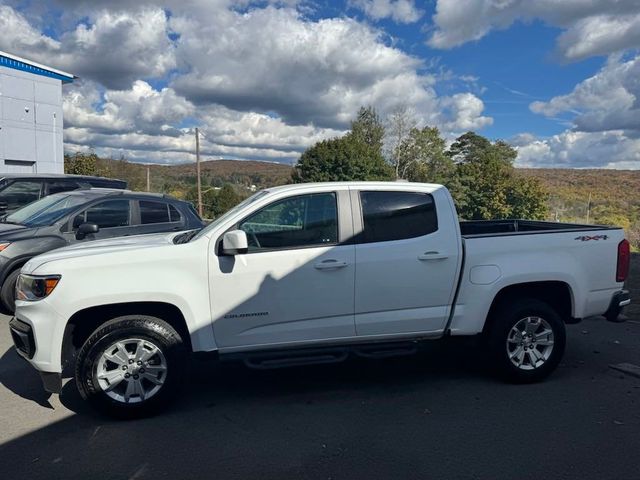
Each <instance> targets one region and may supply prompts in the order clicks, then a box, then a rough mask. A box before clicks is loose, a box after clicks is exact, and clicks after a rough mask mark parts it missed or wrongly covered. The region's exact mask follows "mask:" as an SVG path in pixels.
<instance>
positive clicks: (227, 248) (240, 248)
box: [222, 230, 249, 255]
mask: <svg viewBox="0 0 640 480" xmlns="http://www.w3.org/2000/svg"><path fill="white" fill-rule="evenodd" d="M248 250H249V242H248V241H247V234H246V233H245V232H243V231H242V230H231V231H230V232H227V233H225V234H224V236H223V237H222V254H223V255H238V254H242V253H247V251H248Z"/></svg>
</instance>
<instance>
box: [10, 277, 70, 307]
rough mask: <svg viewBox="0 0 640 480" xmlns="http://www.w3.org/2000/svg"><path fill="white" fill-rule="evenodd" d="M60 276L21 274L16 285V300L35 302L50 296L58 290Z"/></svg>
mask: <svg viewBox="0 0 640 480" xmlns="http://www.w3.org/2000/svg"><path fill="white" fill-rule="evenodd" d="M59 281H60V275H26V274H24V273H21V274H20V275H19V276H18V282H17V283H16V299H17V300H26V301H28V302H33V301H35V300H41V299H43V298H45V297H46V296H48V295H49V294H50V293H51V292H53V289H54V288H56V285H58V282H59Z"/></svg>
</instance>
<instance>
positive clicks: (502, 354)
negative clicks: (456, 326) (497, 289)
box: [489, 299, 566, 383]
mask: <svg viewBox="0 0 640 480" xmlns="http://www.w3.org/2000/svg"><path fill="white" fill-rule="evenodd" d="M491 321H492V323H491V327H490V330H489V350H490V354H491V357H492V360H493V364H494V365H495V367H496V368H497V370H498V372H499V373H500V374H501V375H502V377H503V378H505V379H506V380H507V381H510V382H514V383H531V382H537V381H540V380H542V379H544V378H545V377H547V376H548V375H549V374H550V373H551V372H553V370H554V369H555V368H556V367H557V366H558V363H560V360H561V358H562V355H563V354H564V348H565V343H566V332H565V326H564V322H563V321H562V319H561V318H560V316H559V315H558V314H557V313H556V311H555V310H554V309H553V308H552V307H551V306H550V305H548V304H546V303H544V302H541V301H540V300H536V299H520V300H516V301H514V302H512V303H506V304H504V305H502V306H501V307H500V308H498V309H496V312H495V315H494V316H493V318H492V319H491Z"/></svg>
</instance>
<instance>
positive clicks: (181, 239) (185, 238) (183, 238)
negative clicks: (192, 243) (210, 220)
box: [173, 230, 200, 245]
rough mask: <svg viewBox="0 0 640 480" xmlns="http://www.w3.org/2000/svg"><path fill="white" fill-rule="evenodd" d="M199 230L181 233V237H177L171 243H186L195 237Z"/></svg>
mask: <svg viewBox="0 0 640 480" xmlns="http://www.w3.org/2000/svg"><path fill="white" fill-rule="evenodd" d="M199 231H200V230H191V231H190V232H186V233H183V234H182V235H178V236H177V237H176V238H174V239H173V243H174V244H176V245H178V244H181V243H188V242H189V240H191V239H192V238H193V237H195V236H196V235H197V233H198V232H199Z"/></svg>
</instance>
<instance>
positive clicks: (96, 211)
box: [73, 200, 129, 228]
mask: <svg viewBox="0 0 640 480" xmlns="http://www.w3.org/2000/svg"><path fill="white" fill-rule="evenodd" d="M83 223H95V224H96V225H98V227H100V228H113V227H126V226H127V225H129V200H107V201H105V202H100V203H97V204H96V205H94V206H92V207H91V208H89V209H87V210H85V211H84V212H82V213H81V214H80V215H78V216H77V217H76V218H74V220H73V227H74V228H77V227H78V226H79V225H81V224H83Z"/></svg>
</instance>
